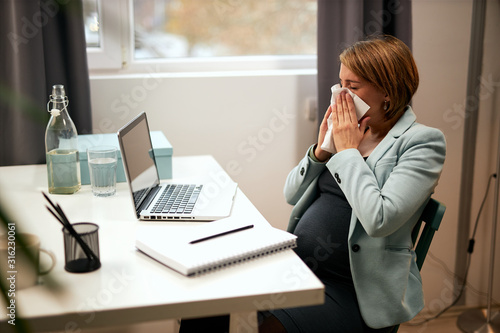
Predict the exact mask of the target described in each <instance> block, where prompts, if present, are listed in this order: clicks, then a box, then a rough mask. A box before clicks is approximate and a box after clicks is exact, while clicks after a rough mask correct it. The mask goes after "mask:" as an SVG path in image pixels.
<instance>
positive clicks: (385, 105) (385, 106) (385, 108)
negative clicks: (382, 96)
mask: <svg viewBox="0 0 500 333" xmlns="http://www.w3.org/2000/svg"><path fill="white" fill-rule="evenodd" d="M384 111H387V101H384Z"/></svg>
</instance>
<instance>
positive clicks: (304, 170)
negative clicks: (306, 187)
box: [300, 168, 306, 176]
mask: <svg viewBox="0 0 500 333" xmlns="http://www.w3.org/2000/svg"><path fill="white" fill-rule="evenodd" d="M304 172H306V169H304V168H302V169H300V175H301V176H303V175H304Z"/></svg>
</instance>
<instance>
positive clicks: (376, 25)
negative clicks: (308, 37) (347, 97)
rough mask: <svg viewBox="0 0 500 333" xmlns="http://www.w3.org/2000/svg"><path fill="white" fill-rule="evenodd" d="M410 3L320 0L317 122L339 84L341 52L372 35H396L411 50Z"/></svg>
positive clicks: (369, 0)
mask: <svg viewBox="0 0 500 333" xmlns="http://www.w3.org/2000/svg"><path fill="white" fill-rule="evenodd" d="M411 26H412V23H411V0H318V121H319V123H321V120H322V119H323V116H324V114H325V112H326V110H327V109H328V106H329V104H330V96H331V91H330V87H331V86H332V85H334V84H336V83H338V81H339V70H340V62H339V60H338V58H339V55H340V53H342V50H343V49H344V48H346V47H347V46H349V45H351V44H352V43H354V42H356V41H359V40H362V39H364V38H366V37H367V36H370V35H376V34H381V33H383V34H388V35H393V36H395V37H397V38H399V39H401V40H402V41H403V42H405V43H406V45H408V47H410V48H411V41H412V40H411V38H412V27H411Z"/></svg>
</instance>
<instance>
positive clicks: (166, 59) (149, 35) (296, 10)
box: [84, 0, 317, 72]
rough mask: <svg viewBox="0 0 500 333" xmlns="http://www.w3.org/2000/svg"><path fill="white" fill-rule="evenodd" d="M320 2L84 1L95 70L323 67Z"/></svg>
mask: <svg viewBox="0 0 500 333" xmlns="http://www.w3.org/2000/svg"><path fill="white" fill-rule="evenodd" d="M316 8H317V5H316V0H252V1H248V0H140V1H119V0H106V1H99V0H84V10H85V14H84V16H85V25H86V37H87V50H88V54H89V67H90V68H91V69H113V68H114V69H120V71H121V72H140V71H143V70H144V69H145V68H146V66H149V68H150V67H151V65H152V64H154V66H155V68H156V70H161V71H168V72H176V71H210V70H212V71H213V70H215V71H219V70H236V69H239V70H245V69H277V68H315V67H316V63H315V61H316V56H315V54H316V15H317V9H316Z"/></svg>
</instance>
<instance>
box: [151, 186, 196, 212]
mask: <svg viewBox="0 0 500 333" xmlns="http://www.w3.org/2000/svg"><path fill="white" fill-rule="evenodd" d="M202 187H203V185H190V184H187V185H174V184H169V185H166V186H165V189H164V191H163V193H162V194H161V196H160V198H159V199H158V201H157V202H156V204H155V205H154V206H153V208H152V209H151V213H169V214H190V213H191V212H192V211H193V208H194V205H195V203H196V200H197V199H198V196H199V195H200V192H201V189H202Z"/></svg>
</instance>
